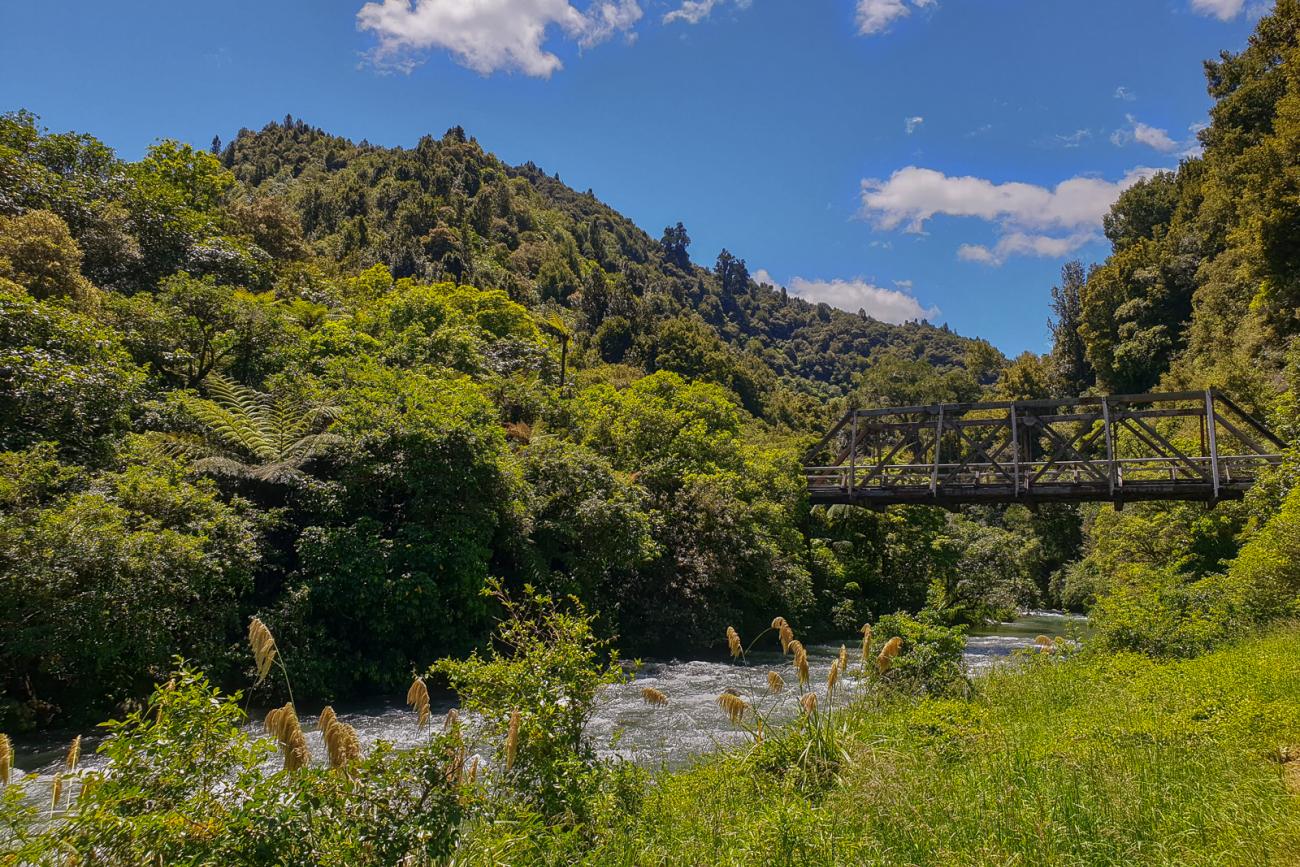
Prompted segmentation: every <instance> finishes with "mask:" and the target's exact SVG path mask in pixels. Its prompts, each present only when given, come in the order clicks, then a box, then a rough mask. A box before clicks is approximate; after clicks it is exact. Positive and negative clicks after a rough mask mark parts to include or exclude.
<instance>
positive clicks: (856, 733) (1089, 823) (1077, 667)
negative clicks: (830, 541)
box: [458, 626, 1300, 865]
mask: <svg viewBox="0 0 1300 867" xmlns="http://www.w3.org/2000/svg"><path fill="white" fill-rule="evenodd" d="M877 701H878V702H883V703H877V704H876V705H874V706H871V707H868V706H861V707H855V708H853V709H852V710H850V711H849V712H847V713H845V714H843V715H842V717H841V719H840V723H842V725H843V734H842V736H841V744H842V746H843V747H844V748H845V750H846V752H847V754H848V756H849V761H848V762H847V763H846V764H845V765H844V767H843V768H842V769H841V771H840V773H839V776H838V779H836V780H835V781H833V782H830V783H828V784H827V785H826V786H824V787H823V788H821V789H814V790H812V791H811V792H810V791H809V790H808V789H807V787H806V786H800V785H799V784H798V780H797V775H796V774H793V773H791V772H790V771H789V770H788V768H789V767H791V766H792V765H791V764H786V765H785V766H784V767H783V758H784V757H785V756H787V755H788V756H793V755H794V750H793V749H792V748H793V747H795V746H797V744H792V743H790V741H789V739H786V740H784V741H783V740H781V739H769V741H768V742H767V743H766V744H764V745H763V746H762V747H760V748H756V749H752V750H749V751H744V752H740V753H735V754H729V755H723V756H718V757H713V758H711V759H709V760H707V761H705V762H704V763H703V764H701V765H700V766H699V767H696V768H694V769H691V770H688V771H684V772H680V773H673V774H665V775H662V776H660V777H659V778H658V780H657V781H656V783H655V784H654V785H653V786H652V787H651V789H650V791H649V793H648V794H647V795H646V797H645V799H644V800H643V802H642V803H641V805H640V807H639V808H638V809H636V810H635V811H633V812H631V813H630V814H628V813H618V814H615V815H614V816H612V817H609V818H606V819H605V820H603V825H602V826H601V827H590V828H588V829H587V832H588V833H586V834H581V835H578V834H571V835H570V836H569V837H561V838H557V837H556V835H555V834H554V833H547V832H546V831H545V830H544V829H543V828H541V827H539V826H536V825H529V824H525V825H521V826H515V825H508V824H501V825H496V826H480V827H479V828H478V829H477V830H476V831H475V832H473V833H471V835H470V838H469V839H465V840H462V844H461V846H460V854H459V857H458V861H463V863H467V864H469V863H525V862H540V863H577V862H581V863H589V864H601V865H610V864H701V865H703V864H737V865H740V864H746V865H748V864H996V865H1020V864H1023V865H1045V864H1115V865H1120V864H1179V865H1188V864H1196V865H1209V864H1214V865H1220V864H1243V865H1244V864H1251V865H1258V864H1294V863H1300V796H1297V795H1296V794H1294V793H1293V790H1292V789H1291V788H1290V787H1289V785H1288V782H1287V781H1288V775H1289V773H1290V772H1291V771H1292V769H1293V768H1300V759H1297V761H1296V762H1295V763H1294V765H1292V764H1291V763H1289V762H1287V761H1286V757H1287V755H1288V754H1287V750H1288V748H1290V751H1291V753H1294V754H1297V755H1300V628H1298V627H1295V626H1291V627H1288V628H1286V629H1283V630H1280V631H1275V632H1273V633H1270V634H1269V635H1267V636H1265V637H1259V638H1250V639H1247V640H1242V641H1240V642H1239V643H1236V644H1234V645H1232V646H1230V647H1227V648H1225V649H1221V650H1218V651H1216V652H1213V653H1209V654H1207V655H1204V656H1202V657H1199V658H1197V659H1193V660H1189V661H1177V662H1160V661H1153V660H1151V659H1149V658H1146V657H1142V656H1136V655H1117V656H1115V655H1113V656H1096V655H1090V654H1083V655H1079V656H1076V657H1074V658H1071V659H1065V660H1055V659H1048V658H1046V657H1044V658H1041V659H1037V660H1033V661H1031V662H1029V663H1028V664H1027V665H1025V666H1024V667H1022V668H1021V669H1020V670H1016V671H1004V672H1000V673H995V674H992V675H990V676H988V677H986V678H984V679H982V680H980V681H978V682H977V688H976V691H975V694H974V697H973V699H972V700H970V701H963V700H935V699H927V700H922V701H920V702H919V703H917V702H914V701H912V700H910V699H909V700H898V699H896V700H894V701H892V702H890V701H888V700H877ZM791 761H792V760H791ZM590 835H594V836H595V837H596V838H597V843H596V845H595V846H594V848H587V846H589V845H590V843H589V842H588V843H587V845H583V846H581V847H579V846H578V845H577V840H578V837H579V836H581V837H587V839H588V841H590ZM566 842H570V843H573V844H574V846H573V848H569V846H568V845H566ZM580 848H581V850H585V851H580Z"/></svg>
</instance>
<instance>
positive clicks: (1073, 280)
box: [1047, 259, 1097, 397]
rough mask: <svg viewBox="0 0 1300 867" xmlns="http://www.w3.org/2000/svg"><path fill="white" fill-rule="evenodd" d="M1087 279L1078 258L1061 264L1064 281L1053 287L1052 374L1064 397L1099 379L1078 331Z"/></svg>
mask: <svg viewBox="0 0 1300 867" xmlns="http://www.w3.org/2000/svg"><path fill="white" fill-rule="evenodd" d="M1087 282H1088V278H1087V274H1086V273H1085V272H1084V270H1083V263H1082V262H1080V261H1079V260H1078V259H1075V260H1074V261H1072V262H1066V263H1065V265H1064V266H1063V267H1062V268H1061V285H1059V286H1053V287H1052V317H1053V318H1052V319H1049V320H1048V322H1047V325H1048V327H1049V328H1051V329H1052V352H1051V356H1050V358H1051V368H1052V375H1053V378H1054V379H1055V380H1056V385H1057V387H1058V388H1059V389H1060V390H1061V392H1062V396H1063V397H1065V396H1069V397H1073V396H1076V395H1080V394H1083V393H1084V392H1085V391H1087V390H1088V389H1090V388H1092V386H1093V384H1095V383H1096V381H1097V374H1096V373H1094V372H1093V369H1092V365H1091V364H1089V362H1088V355H1087V348H1086V346H1085V345H1084V342H1083V337H1082V336H1081V335H1080V334H1079V324H1080V322H1081V321H1082V317H1083V288H1084V286H1085V285H1086V284H1087Z"/></svg>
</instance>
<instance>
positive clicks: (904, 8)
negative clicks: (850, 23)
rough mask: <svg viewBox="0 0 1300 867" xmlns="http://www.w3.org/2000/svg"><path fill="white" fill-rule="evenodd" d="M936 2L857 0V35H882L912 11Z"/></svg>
mask: <svg viewBox="0 0 1300 867" xmlns="http://www.w3.org/2000/svg"><path fill="white" fill-rule="evenodd" d="M935 2H936V0H858V33H860V34H862V35H863V36H872V35H874V34H876V33H883V32H885V31H886V30H888V29H889V26H890V25H891V24H893V23H894V22H895V21H897V20H899V19H900V18H906V17H907V16H908V15H911V14H912V10H913V9H924V8H925V7H927V6H933V5H935Z"/></svg>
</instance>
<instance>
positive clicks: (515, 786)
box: [431, 583, 637, 826]
mask: <svg viewBox="0 0 1300 867" xmlns="http://www.w3.org/2000/svg"><path fill="white" fill-rule="evenodd" d="M485 592H486V593H487V594H488V595H490V596H491V597H492V598H493V599H495V600H496V602H497V603H498V604H499V605H500V606H501V608H502V610H503V617H502V619H501V622H500V624H499V625H498V627H497V632H496V636H495V639H496V640H495V646H494V648H493V649H492V650H491V651H489V653H488V655H486V656H481V655H479V654H478V653H474V654H472V655H471V656H470V657H469V658H468V659H463V660H456V659H442V660H439V661H438V662H437V663H436V664H435V665H434V666H433V668H432V669H431V672H433V673H436V674H440V675H443V676H445V677H446V678H447V680H448V681H450V683H451V686H452V688H453V689H455V690H456V693H457V695H459V696H460V700H461V703H462V705H463V706H464V708H465V709H466V710H468V711H470V712H472V713H474V714H476V715H478V716H479V717H481V719H482V732H483V737H484V739H485V740H486V741H487V742H488V743H490V744H492V749H493V750H494V752H495V754H496V760H495V762H494V768H495V769H496V770H495V772H496V774H497V775H498V776H499V777H500V779H501V782H502V784H503V786H505V791H506V792H508V793H509V794H508V796H509V797H511V798H514V799H517V801H518V805H519V806H521V807H523V808H525V809H527V810H535V811H537V812H539V813H541V814H543V815H544V816H546V817H548V818H550V819H553V820H560V821H563V822H565V823H567V824H570V825H575V826H576V825H580V824H582V823H583V822H584V821H586V820H587V819H588V818H589V817H590V814H591V812H592V811H593V810H595V809H599V802H600V801H601V800H603V799H605V798H606V797H608V796H610V795H613V796H615V797H616V799H626V797H628V796H629V795H630V794H631V793H632V792H633V791H635V790H636V788H637V787H635V786H632V787H629V785H628V779H629V778H628V777H627V775H628V774H629V773H631V774H632V777H631V779H635V777H636V772H635V770H634V769H632V768H630V767H629V766H624V765H623V764H622V763H615V764H606V763H602V762H600V761H599V760H598V758H597V755H596V750H595V747H594V745H593V744H592V743H591V741H590V740H589V739H588V737H587V734H586V728H587V723H588V722H589V721H590V720H591V715H592V713H593V712H594V711H595V708H596V699H597V696H598V695H599V693H600V690H601V689H602V688H604V687H605V686H607V685H609V684H613V683H621V682H623V680H624V679H625V675H624V673H623V670H622V668H621V667H620V666H619V663H618V655H617V654H616V653H613V652H611V651H610V650H609V648H608V645H607V643H606V642H603V641H600V640H598V639H597V638H596V637H595V635H594V633H593V632H592V628H591V623H592V618H591V617H589V616H588V615H587V613H586V612H585V610H584V609H583V607H582V605H581V603H579V602H578V601H577V600H576V599H573V598H572V597H570V600H569V602H570V605H569V608H568V610H565V609H564V608H562V607H561V606H560V605H559V604H557V603H556V602H555V601H554V600H553V599H551V598H550V597H548V596H544V595H541V594H539V593H537V592H535V591H534V590H532V588H528V587H526V588H524V593H523V595H522V596H521V597H520V598H517V599H516V598H512V597H510V596H508V595H506V593H505V592H504V591H502V589H501V586H500V585H499V584H497V583H492V584H490V585H489V588H488V590H487V591H485ZM496 648H500V649H496ZM619 793H621V795H620V794H619Z"/></svg>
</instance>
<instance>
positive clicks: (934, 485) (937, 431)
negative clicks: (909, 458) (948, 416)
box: [930, 404, 943, 497]
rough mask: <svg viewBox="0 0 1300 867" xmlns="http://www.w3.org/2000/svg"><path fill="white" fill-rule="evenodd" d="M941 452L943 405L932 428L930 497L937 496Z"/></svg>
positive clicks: (940, 406) (940, 405)
mask: <svg viewBox="0 0 1300 867" xmlns="http://www.w3.org/2000/svg"><path fill="white" fill-rule="evenodd" d="M942 450H943V404H939V423H938V424H936V425H935V426H934V464H932V465H931V467H930V496H932V497H937V496H939V452H940V451H942Z"/></svg>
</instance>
